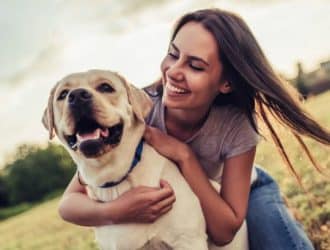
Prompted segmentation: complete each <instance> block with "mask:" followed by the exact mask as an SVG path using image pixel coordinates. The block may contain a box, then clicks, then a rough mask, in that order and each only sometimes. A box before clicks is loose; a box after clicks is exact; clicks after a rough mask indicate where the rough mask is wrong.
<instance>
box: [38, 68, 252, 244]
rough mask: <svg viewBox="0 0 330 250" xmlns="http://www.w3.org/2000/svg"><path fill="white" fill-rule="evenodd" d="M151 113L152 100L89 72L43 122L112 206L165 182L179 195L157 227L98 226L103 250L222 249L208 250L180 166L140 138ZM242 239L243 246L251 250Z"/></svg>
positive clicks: (67, 81) (57, 96) (97, 195)
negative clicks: (129, 192)
mask: <svg viewBox="0 0 330 250" xmlns="http://www.w3.org/2000/svg"><path fill="white" fill-rule="evenodd" d="M151 107H152V103H151V101H150V99H149V97H148V96H147V95H146V94H145V93H144V92H143V91H142V90H139V89H137V88H135V87H134V86H133V85H131V84H128V83H127V82H126V81H125V79H124V78H123V77H121V76H120V75H118V74H117V73H114V72H110V71H101V70H90V71H88V72H83V73H76V74H71V75H69V76H67V77H65V78H64V79H62V80H61V81H59V82H58V83H57V84H56V86H55V87H54V88H53V89H52V91H51V94H50V97H49V101H48V107H47V108H46V110H45V113H44V116H43V123H44V125H45V127H46V128H47V129H48V130H49V136H50V139H51V138H52V137H53V136H54V134H56V135H57V136H58V138H59V139H60V141H61V142H62V144H63V145H64V146H65V148H66V149H67V150H68V152H69V153H70V155H71V157H72V158H73V160H74V161H75V163H76V164H77V168H78V172H79V174H80V176H81V178H82V179H83V180H84V182H85V183H86V184H87V190H88V195H89V196H90V198H92V199H95V200H99V201H103V202H110V201H112V200H114V199H116V198H117V197H118V196H120V195H121V194H122V193H124V192H125V191H127V190H129V189H131V188H133V187H136V186H139V185H147V186H151V187H157V186H159V181H160V179H165V180H167V181H168V182H169V183H170V184H171V186H172V187H173V189H174V192H175V196H176V202H175V203H174V205H173V208H172V209H171V210H170V212H168V213H166V214H165V215H163V216H162V217H160V218H159V219H158V220H156V221H155V222H154V223H151V224H133V223H132V224H121V225H119V224H117V225H116V224H114V225H109V226H102V227H97V228H95V235H96V240H97V242H98V243H99V246H100V248H101V249H107V250H115V249H125V250H133V249H180V250H185V249H186V250H194V249H195V250H203V249H205V250H206V249H208V247H210V248H211V249H218V248H216V247H215V246H214V245H213V244H210V245H209V246H208V243H207V235H206V225H205V221H204V218H203V213H202V209H201V207H200V204H199V201H198V199H197V197H196V196H195V195H194V193H193V192H192V190H191V189H190V187H189V186H188V185H187V183H186V182H185V180H184V178H183V177H182V176H181V174H180V172H179V171H178V169H177V167H176V166H175V165H174V164H173V163H172V162H171V161H169V160H167V159H166V158H164V157H163V156H161V155H160V154H158V153H157V152H156V151H155V150H154V149H153V148H152V147H150V146H149V145H148V144H146V143H143V141H142V140H141V138H142V136H143V133H144V129H145V123H144V118H145V117H146V116H147V115H148V113H149V111H150V109H151ZM133 159H134V160H133ZM244 236H245V238H244V240H240V241H239V244H243V246H244V247H246V246H247V243H246V234H244ZM219 249H223V248H219ZM226 249H227V247H226ZM231 249H246V248H242V247H238V248H237V245H236V246H234V247H232V248H231Z"/></svg>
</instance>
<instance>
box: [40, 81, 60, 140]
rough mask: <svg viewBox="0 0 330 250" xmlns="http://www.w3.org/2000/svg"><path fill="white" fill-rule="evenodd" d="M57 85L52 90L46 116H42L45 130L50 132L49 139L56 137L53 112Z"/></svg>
mask: <svg viewBox="0 0 330 250" xmlns="http://www.w3.org/2000/svg"><path fill="white" fill-rule="evenodd" d="M57 85H58V84H56V86H55V87H54V88H53V89H52V90H51V92H50V94H49V98H48V105H47V107H46V109H45V111H44V114H43V116H42V124H43V125H44V126H45V128H46V129H47V130H48V131H49V139H50V140H51V139H53V137H54V136H55V133H54V127H55V124H54V112H53V99H54V94H55V91H56V88H57Z"/></svg>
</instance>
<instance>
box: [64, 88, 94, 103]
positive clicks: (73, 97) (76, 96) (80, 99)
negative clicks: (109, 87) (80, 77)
mask: <svg viewBox="0 0 330 250" xmlns="http://www.w3.org/2000/svg"><path fill="white" fill-rule="evenodd" d="M91 100H92V94H91V93H89V92H88V91H87V90H86V89H75V90H73V91H71V92H70V94H69V104H70V105H73V106H74V105H79V104H84V103H88V102H90V101H91Z"/></svg>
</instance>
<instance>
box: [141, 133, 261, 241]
mask: <svg viewBox="0 0 330 250" xmlns="http://www.w3.org/2000/svg"><path fill="white" fill-rule="evenodd" d="M145 138H146V140H147V142H149V143H150V144H151V145H152V146H154V147H155V148H156V150H158V151H159V152H160V153H161V154H163V155H164V156H166V157H168V158H170V159H171V160H173V161H175V162H176V163H177V164H178V166H179V168H180V170H181V173H182V174H183V176H184V177H185V179H186V181H187V182H188V183H189V185H190V187H191V188H192V190H193V191H194V192H195V194H196V195H197V196H198V198H199V200H200V203H201V206H202V209H203V212H204V216H205V219H206V224H207V230H208V234H209V236H210V237H211V238H212V240H213V241H214V242H215V243H216V244H217V245H225V244H227V243H229V242H230V241H231V240H232V239H233V238H234V236H235V234H236V232H237V231H238V229H239V228H240V226H241V224H242V222H243V220H244V218H245V215H246V211H247V203H248V196H249V190H250V175H251V168H252V165H253V160H254V156H255V147H254V148H253V149H251V150H250V151H248V152H246V153H243V154H241V155H238V156H235V157H232V158H230V159H227V160H226V161H225V163H224V171H223V176H222V183H221V184H222V185H221V186H222V187H221V192H220V195H219V194H218V193H217V192H216V191H215V189H214V188H213V187H212V186H211V184H210V182H209V180H208V178H207V176H206V174H205V173H204V171H203V169H202V167H201V166H200V163H199V161H198V160H197V158H196V157H195V155H194V153H193V152H192V151H191V149H190V148H189V147H188V146H187V145H186V144H184V143H182V142H180V141H178V140H176V139H175V138H174V137H171V136H168V135H165V134H164V133H162V132H160V131H159V130H157V129H154V128H149V129H147V132H146V136H145ZM196 176H198V178H196Z"/></svg>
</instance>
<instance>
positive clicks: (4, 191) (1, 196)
mask: <svg viewBox="0 0 330 250" xmlns="http://www.w3.org/2000/svg"><path fill="white" fill-rule="evenodd" d="M8 205H9V199H8V188H7V185H6V181H5V179H4V177H3V176H2V175H1V174H0V208H1V207H6V206H8Z"/></svg>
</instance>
